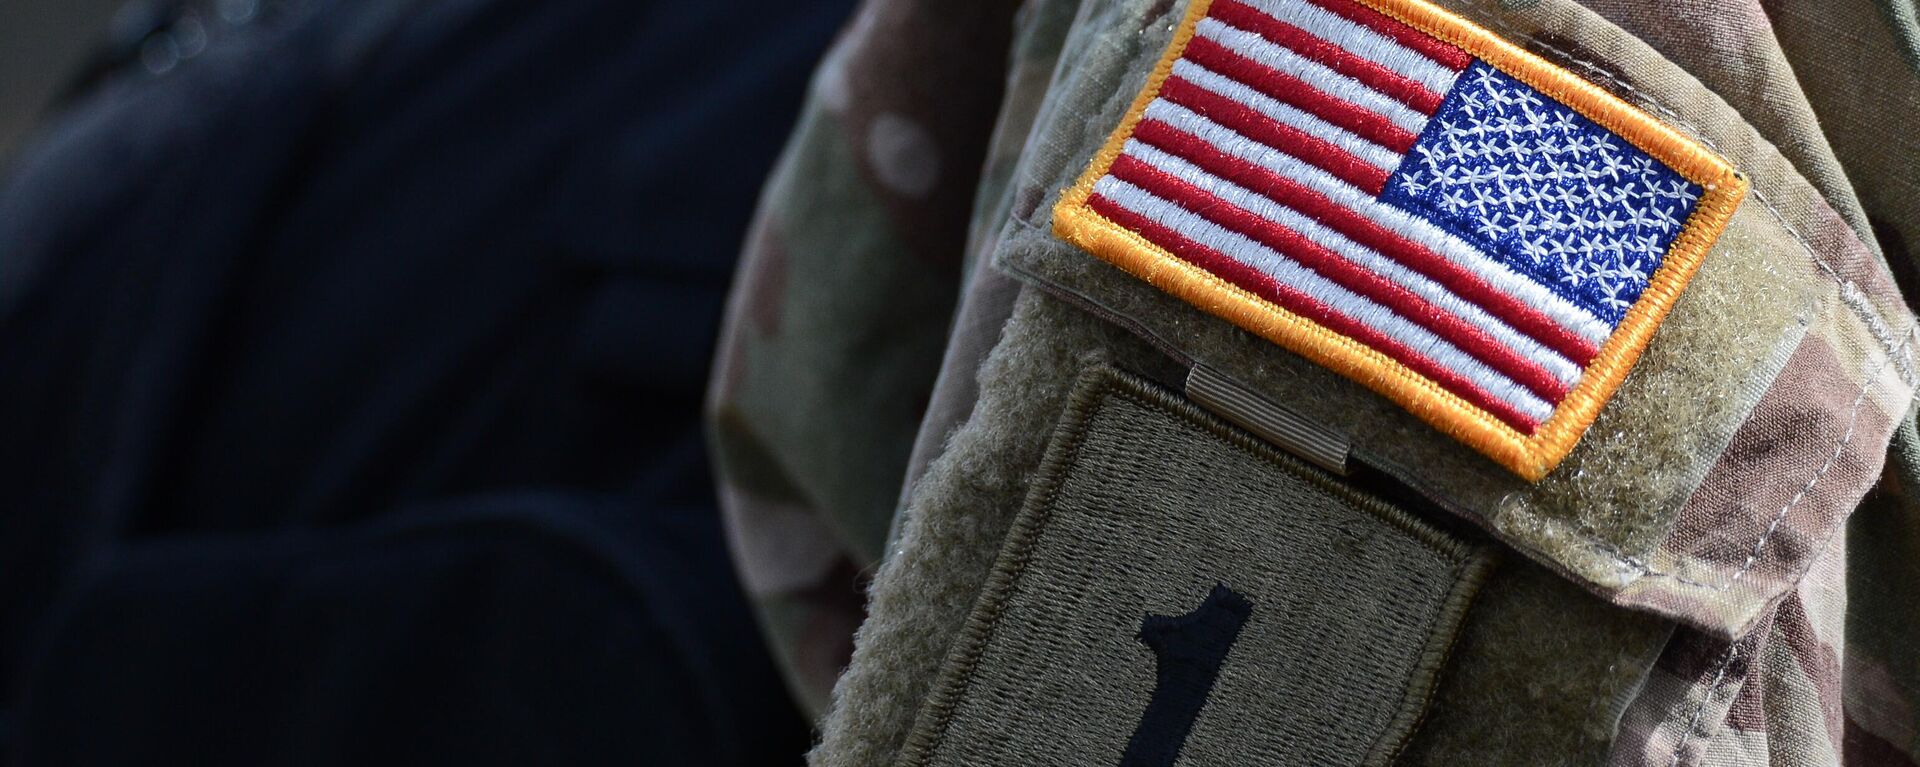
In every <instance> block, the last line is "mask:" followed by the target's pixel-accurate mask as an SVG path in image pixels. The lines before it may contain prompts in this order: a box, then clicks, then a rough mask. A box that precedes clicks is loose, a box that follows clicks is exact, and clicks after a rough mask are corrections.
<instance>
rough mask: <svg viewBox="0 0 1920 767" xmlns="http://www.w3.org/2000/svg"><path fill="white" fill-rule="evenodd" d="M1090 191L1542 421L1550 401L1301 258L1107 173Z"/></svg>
mask: <svg viewBox="0 0 1920 767" xmlns="http://www.w3.org/2000/svg"><path fill="white" fill-rule="evenodd" d="M1094 193H1095V194H1098V195H1100V196H1101V197H1104V198H1106V199H1108V200H1111V201H1113V203H1114V204H1116V205H1119V206H1120V207H1123V208H1126V209H1127V210H1130V211H1133V212H1134V213H1137V214H1139V215H1141V216H1144V217H1147V218H1149V219H1152V220H1154V221H1157V222H1160V223H1161V224H1162V225H1163V226H1166V227H1167V228H1169V229H1171V230H1173V231H1174V232H1176V233H1178V234H1179V235H1180V236H1182V237H1186V238H1187V239H1190V240H1193V241H1194V242H1197V243H1200V244H1202V245H1205V246H1206V247H1208V248H1211V249H1213V250H1215V251H1217V252H1219V253H1222V254H1225V255H1226V256H1228V257H1230V258H1232V259H1234V260H1235V261H1239V262H1240V263H1243V264H1246V265H1247V266H1250V267H1253V268H1254V269H1258V270H1259V271H1260V272H1261V273H1263V274H1266V275H1267V276H1269V277H1271V278H1273V279H1275V280H1277V281H1278V282H1280V283H1281V284H1283V285H1286V286H1288V287H1291V288H1293V289H1294V290H1298V291H1300V292H1301V293H1302V294H1304V295H1306V296H1308V297H1310V298H1312V299H1313V300H1315V301H1318V302H1319V303H1321V304H1322V305H1325V306H1326V307H1328V308H1329V309H1331V310H1333V311H1335V312H1338V313H1340V314H1342V315H1345V316H1346V317H1348V318H1349V319H1352V320H1354V321H1356V322H1359V323H1361V324H1363V325H1366V326H1367V327H1370V328H1373V329H1374V330H1376V331H1378V332H1380V333H1382V334H1384V335H1386V336H1387V337H1389V338H1392V339H1393V340H1394V341H1397V342H1399V343H1401V344H1403V345H1405V346H1406V347H1407V348H1409V349H1412V350H1413V351H1414V353H1416V354H1419V355H1420V356H1422V357H1424V358H1426V359H1427V360H1429V361H1431V362H1433V363H1434V364H1436V365H1438V366H1440V367H1442V368H1445V369H1446V370H1448V371H1451V372H1453V373H1454V374H1456V375H1459V376H1460V377H1462V378H1464V379H1466V380H1467V381H1470V382H1471V383H1472V384H1473V385H1474V386H1476V387H1478V388H1479V389H1480V390H1481V391H1484V392H1486V393H1487V394H1488V395H1489V396H1492V397H1493V398H1495V399H1497V400H1499V401H1500V402H1501V403H1503V404H1505V405H1507V406H1508V407H1511V408H1513V409H1514V410H1516V411H1518V412H1520V413H1521V414H1522V415H1524V416H1526V417H1527V418H1529V419H1532V420H1533V421H1534V422H1535V423H1539V422H1541V421H1545V420H1546V419H1547V417H1548V416H1550V415H1552V414H1553V405H1552V404H1550V403H1548V402H1547V401H1546V400H1543V399H1541V398H1539V397H1537V396H1535V395H1534V394H1533V393H1532V392H1530V391H1528V390H1527V389H1526V387H1523V386H1521V385H1520V384H1518V383H1515V382H1514V381H1513V379H1510V378H1508V377H1506V376H1504V375H1501V374H1500V373H1499V372H1497V371H1495V370H1493V369H1492V368H1489V367H1487V366H1486V365H1485V364H1483V363H1481V362H1480V361H1479V360H1477V359H1474V358H1473V357H1472V355H1469V354H1467V353H1466V352H1463V351H1461V350H1460V348H1459V347H1457V346H1454V345H1453V344H1452V343H1450V342H1448V341H1447V340H1446V339H1444V338H1441V337H1439V336H1437V335H1434V334H1433V333H1432V332H1430V331H1428V330H1427V329H1426V328H1423V327H1420V326H1419V325H1416V324H1414V323H1413V322H1411V321H1409V320H1407V318H1405V317H1402V316H1400V315H1399V314H1398V313H1396V312H1394V311H1393V310H1392V309H1389V308H1387V307H1384V306H1381V305H1380V304H1377V303H1375V302H1373V301H1370V300H1368V299H1367V298H1365V297H1363V296H1360V295H1358V294H1355V293H1354V292H1352V291H1350V290H1347V289H1346V288H1344V287H1341V286H1340V285H1337V284H1335V283H1334V282H1332V281H1331V280H1328V279H1326V278H1325V277H1322V276H1320V275H1319V274H1317V273H1315V272H1314V271H1313V270H1311V269H1308V268H1306V267H1304V266H1302V265H1300V263H1299V262H1297V261H1294V260H1293V259H1291V258H1288V257H1286V256H1284V255H1282V254H1280V253H1279V252H1277V251H1275V250H1273V249H1271V248H1268V247H1267V246H1265V245H1261V244H1260V243H1257V242H1254V241H1253V240H1252V239H1249V238H1247V237H1246V236H1244V235H1241V234H1239V233H1238V232H1234V231H1232V230H1229V229H1227V228H1225V227H1222V226H1220V225H1218V224H1215V223H1213V222H1211V221H1208V220H1206V219H1204V218H1201V217H1200V216H1198V215H1195V214H1193V213H1192V212H1190V211H1188V210H1186V209H1185V208H1182V207H1180V206H1179V205H1178V204H1176V203H1174V202H1171V201H1169V200H1166V199H1163V198H1161V197H1157V196H1155V195H1153V194H1152V193H1150V192H1148V191H1146V190H1144V189H1141V188H1139V187H1137V186H1134V185H1132V184H1129V183H1127V182H1125V181H1121V180H1120V179H1117V178H1114V177H1112V176H1108V177H1105V178H1102V179H1100V180H1099V181H1098V182H1096V183H1095V184H1094Z"/></svg>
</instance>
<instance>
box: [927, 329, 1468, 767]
mask: <svg viewBox="0 0 1920 767" xmlns="http://www.w3.org/2000/svg"><path fill="white" fill-rule="evenodd" d="M1491 556H1492V554H1491V551H1490V549H1489V548H1488V547H1485V546H1481V545H1477V544H1471V543H1468V542H1466V541H1464V540H1462V539H1460V538H1457V537H1455V536H1454V535H1452V534H1450V533H1447V532H1445V531H1442V530H1440V529H1437V528H1435V527H1433V526H1431V525H1428V524H1427V523H1425V522H1423V521H1421V520H1419V519H1417V518H1415V517H1413V516H1412V515H1410V514H1407V513H1405V512H1403V511H1401V510H1399V509H1397V508H1395V507H1393V506H1391V505H1389V504H1387V503H1385V502H1382V501H1380V500H1378V499H1375V498H1372V497H1370V496H1367V495H1364V494H1362V493H1359V492H1357V491H1355V490H1354V489H1353V488H1351V487H1350V486H1348V485H1345V484H1342V483H1341V482H1340V481H1339V480H1338V479H1336V478H1334V477H1332V476H1331V475H1329V474H1326V473H1325V472H1322V471H1320V470H1318V469H1315V468H1312V467H1310V466H1308V465H1307V464H1305V463H1303V462H1300V461H1298V460H1296V459H1293V458H1292V457H1289V456H1286V455H1284V454H1282V453H1280V452H1278V451H1276V450H1273V449H1272V448H1269V447H1267V446H1266V445H1265V444H1264V443H1262V442H1260V441H1259V440H1258V439H1257V438H1255V437H1253V436H1251V435H1249V434H1247V433H1245V432H1241V431H1239V430H1238V429H1236V428H1234V427H1232V426H1230V425H1227V424H1226V423H1225V422H1223V421H1220V420H1218V419H1216V418H1215V417H1213V416H1211V415H1209V414H1206V413H1205V412H1204V411H1202V410H1200V409H1199V408H1197V407H1195V406H1193V405H1192V404H1190V403H1188V402H1186V401H1184V400H1181V399H1180V398H1179V397H1178V396H1177V395H1173V394H1170V393H1168V392H1166V391H1165V390H1164V389H1161V388H1160V387H1158V386H1157V385H1155V384H1152V383H1148V382H1146V381H1143V380H1140V379H1136V378H1133V377H1131V376H1129V375H1126V374H1123V373H1119V372H1117V371H1114V370H1112V369H1111V368H1098V367H1097V368H1095V369H1094V370H1093V371H1092V372H1090V373H1089V374H1088V376H1087V377H1086V378H1085V379H1083V381H1082V383H1081V386H1080V388H1079V389H1078V391H1077V393H1076V395H1075V397H1074V399H1073V402H1072V405H1071V406H1070V407H1069V409H1068V411H1067V414H1066V415H1065V417H1064V419H1063V422H1062V424H1061V425H1060V427H1059V428H1058V430H1057V431H1056V433H1055V435H1054V438H1053V443H1052V445H1051V447H1050V448H1049V451H1048V456H1047V458H1046V460H1045V462H1044V464H1043V466H1042V468H1041V473H1040V476H1039V477H1038V478H1037V479H1036V481H1035V484H1034V485H1033V489H1032V491H1031V492H1030V494H1029V495H1028V500H1027V504H1026V506H1025V508H1024V509H1023V510H1022V511H1021V513H1020V516H1019V518H1018V519H1017V520H1016V521H1015V522H1014V525H1013V528H1012V531H1011V532H1010V533H1009V535H1008V538H1007V543H1006V545H1005V547H1004V548H1003V549H1002V551H1001V554H1000V557H999V559H998V560H997V563H996V564H995V566H994V570H993V572H992V573H991V575H990V576H989V578H988V581H987V584H986V586H985V588H984V589H983V591H982V593H981V596H980V598H979V600H978V602H977V603H976V604H975V605H974V607H973V610H972V613H971V614H970V616H969V617H968V619H967V622H966V624H965V626H964V628H963V629H962V631H961V633H960V635H959V636H958V638H957V639H956V641H955V643H954V647H953V649H952V651H951V653H950V654H949V655H948V657H947V660H946V663H945V665H944V667H943V668H942V670H941V672H940V676H939V679H938V681H936V682H935V686H934V689H933V691H932V692H931V693H930V694H929V696H928V698H927V699H926V702H925V703H924V704H923V706H922V708H921V710H920V712H919V714H918V718H917V720H916V721H915V723H914V726H913V729H912V731H911V733H910V734H909V736H908V739H907V744H906V746H905V749H904V750H903V751H902V753H901V756H900V758H899V761H898V762H897V764H899V765H902V766H903V767H959V766H961V765H965V766H966V767H981V766H983V765H1019V767H1034V766H1036V765H1039V766H1049V765H1061V766H1065V765H1109V766H1115V765H1117V766H1120V767H1171V765H1174V764H1176V763H1179V764H1186V765H1226V764H1364V765H1377V764H1385V763H1387V762H1388V761H1390V760H1391V759H1392V757H1393V756H1394V755H1395V754H1396V753H1398V752H1399V751H1400V749H1401V748H1402V746H1403V745H1404V744H1405V742H1406V740H1407V738H1408V737H1409V736H1410V735H1411V733H1412V731H1413V729H1414V727H1415V725H1416V724H1417V723H1418V721H1419V720H1420V717H1421V716H1422V715H1423V713H1424V711H1425V708H1426V706H1427V701H1428V699H1429V698H1430V696H1431V694H1432V691H1433V685H1434V683H1435V681H1436V676H1437V674H1438V670H1439V669H1440V668H1441V666H1442V664H1443V663H1444V662H1445V660H1446V656H1447V654H1448V652H1449V651H1450V650H1451V648H1452V646H1453V645H1454V642H1455V639H1456V637H1457V635H1458V631H1459V629H1460V627H1461V625H1462V623H1463V621H1464V617H1465V614H1466V612H1467V608H1468V606H1469V604H1470V602H1471V601H1472V599H1473V597H1474V596H1475V594H1476V592H1477V591H1478V589H1479V585H1480V583H1481V581H1482V580H1483V579H1484V577H1485V574H1486V572H1487V571H1488V569H1489V567H1490V563H1491Z"/></svg>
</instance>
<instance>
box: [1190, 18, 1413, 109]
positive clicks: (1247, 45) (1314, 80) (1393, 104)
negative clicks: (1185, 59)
mask: <svg viewBox="0 0 1920 767" xmlns="http://www.w3.org/2000/svg"><path fill="white" fill-rule="evenodd" d="M1198 33H1199V35H1200V36H1201V37H1204V38H1207V39H1209V40H1212V41H1214V42H1216V43H1219V44H1221V45H1223V46H1226V47H1227V48H1228V49H1229V50H1232V51H1233V52H1235V53H1238V54H1240V55H1242V56H1245V57H1247V58H1249V59H1252V60H1253V61H1255V62H1258V63H1260V64H1263V65H1265V66H1268V67H1272V68H1273V69H1275V70H1278V71H1280V72H1284V73H1286V74H1289V75H1293V76H1294V77H1298V78H1300V79H1301V80H1304V81H1306V82H1308V83H1311V84H1312V85H1313V87H1315V88H1318V89H1319V90H1320V91H1321V92H1323V93H1325V94H1327V95H1328V96H1332V97H1333V98H1336V99H1339V100H1341V101H1345V102H1347V103H1349V104H1352V105H1354V106H1357V107H1360V108H1362V109H1365V110H1367V111H1369V112H1372V113H1374V114H1377V115H1380V116H1381V117H1384V118H1386V119H1387V120H1389V121H1391V122H1392V123H1393V124H1394V125H1397V126H1399V127H1400V128H1401V129H1403V130H1405V131H1407V132H1408V133H1413V134H1418V133H1419V132H1420V131H1421V130H1422V129H1424V128H1426V127H1427V116H1426V115H1423V114H1421V113H1419V112H1416V111H1414V110H1412V109H1409V108H1407V105H1405V104H1402V103H1400V100H1399V99H1396V98H1394V97H1392V96H1389V95H1387V94H1384V93H1381V92H1379V91H1376V90H1374V89H1373V88H1371V87H1368V86H1367V84H1366V83H1362V82H1360V81H1359V80H1355V79H1353V78H1351V77H1348V76H1346V75H1343V74H1340V73H1339V72H1335V71H1333V70H1331V69H1328V68H1327V67H1326V66H1325V65H1323V64H1321V63H1320V62H1317V61H1314V60H1312V59H1309V58H1306V57H1303V56H1301V55H1300V54H1297V53H1294V52H1293V51H1290V50H1287V49H1286V48H1282V47H1280V46H1278V45H1274V44H1273V43H1270V42H1267V39H1266V38H1264V37H1261V36H1259V35H1256V34H1254V33H1252V32H1248V31H1246V30H1242V29H1236V28H1234V27H1230V26H1227V25H1226V24H1224V23H1222V22H1220V21H1218V20H1216V19H1205V20H1203V21H1201V22H1200V27H1199V30H1198Z"/></svg>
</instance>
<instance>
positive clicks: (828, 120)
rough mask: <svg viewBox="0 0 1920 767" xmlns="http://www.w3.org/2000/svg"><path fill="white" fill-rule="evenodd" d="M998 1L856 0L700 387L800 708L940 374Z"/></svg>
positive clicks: (992, 84) (841, 641) (984, 118)
mask: <svg viewBox="0 0 1920 767" xmlns="http://www.w3.org/2000/svg"><path fill="white" fill-rule="evenodd" d="M1012 5H1013V3H1012V2H1010V1H1008V0H999V1H996V2H980V3H971V2H969V3H941V2H932V1H930V0H929V1H924V2H923V1H920V0H873V1H872V2H868V3H866V4H865V5H864V6H863V7H862V8H861V9H860V10H859V11H858V13H857V15H856V17H855V19H854V20H853V22H852V23H851V25H850V26H849V28H848V29H847V30H846V31H845V32H844V33H843V34H842V37H841V39H840V40H839V41H838V42H837V44H836V45H835V47H834V49H833V51H832V52H831V53H830V55H829V57H828V59H827V60H826V62H825V63H824V64H823V66H822V67H821V68H820V69H819V71H818V72H817V73H816V75H815V78H814V82H813V84H812V89H811V92H810V94H809V98H808V100H807V103H806V105H805V107H804V109H803V113H802V116H801V119H800V122H799V125H798V128H797V129H796V131H795V133H794V135H793V138H792V139H791V141H790V143H789V145H788V147H787V150H786V153H785V155H784V157H783V159H782V161H781V162H780V164H779V166H778V168H777V169H776V171H775V174H774V176H773V178H772V179H771V181H770V182H769V184H768V186H767V188H766V190H765V192H764V196H763V199H762V202H761V206H760V210H759V212H758V216H757V219H756V221H755V223H754V225H753V227H752V230H751V233H750V235H749V238H748V242H747V243H746V248H745V252H744V254H743V256H742V261H741V263H740V266H739V272H738V276H737V278H736V281H735V285H734V291H733V298H732V302H731V305H730V308H729V311H728V315H727V321H726V324H725V327H724V330H723V331H722V338H721V343H720V352H719V356H718V359H717V363H716V368H715V371H714V382H713V385H712V389H711V392H710V395H709V418H710V422H711V429H710V431H711V435H712V442H713V450H714V453H715V459H716V464H717V465H716V469H717V473H718V477H719V484H720V492H721V499H722V507H723V510H724V513H725V515H726V522H727V525H728V528H729V532H730V536H731V542H732V544H733V546H734V550H735V552H736V559H737V561H738V564H739V566H740V569H741V571H742V576H743V581H744V583H745V584H746V586H747V588H748V589H749V591H750V592H751V596H752V598H753V599H754V600H755V601H756V602H757V604H758V606H759V608H760V612H761V616H762V620H763V624H764V627H765V629H766V631H767V633H768V634H769V638H770V641H771V643H772V645H773V647H774V649H775V651H776V656H777V657H778V658H779V659H780V660H781V661H782V663H783V665H784V668H785V670H786V671H787V673H788V674H789V682H790V685H791V686H792V687H793V689H794V690H795V691H796V694H797V695H798V697H799V698H800V699H801V700H802V702H803V703H804V704H806V705H807V706H809V707H810V708H812V709H813V710H815V711H818V710H819V708H820V707H821V706H822V705H823V702H824V700H825V698H826V692H827V689H828V688H829V687H830V686H831V685H832V682H833V679H834V677H835V676H836V675H837V673H838V671H839V669H840V668H841V667H842V666H843V665H844V663H845V662H846V657H847V654H848V652H849V651H850V646H851V642H852V633H853V629H854V627H855V626H856V625H858V623H859V620H860V617H861V603H862V595H861V586H860V583H859V574H860V573H861V572H862V571H863V570H865V569H867V568H869V567H871V566H872V565H874V564H875V563H876V562H877V561H878V560H879V558H880V555H881V550H882V547H883V546H884V541H885V536H886V532H887V528H888V526H889V524H890V520H891V518H892V515H893V511H894V505H895V502H896V499H897V498H898V496H899V491H900V478H901V476H902V473H903V469H904V467H905V465H906V461H907V457H908V453H909V452H910V450H911V446H912V441H913V437H914V434H915V432H916V430H917V427H918V425H919V422H920V419H921V415H922V412H923V410H924V408H925V407H926V402H927V398H928V396H929V392H930V390H931V388H932V385H933V379H934V375H935V373H936V371H937V370H938V366H939V362H940V356H941V350H942V348H943V346H944V342H945V340H946V336H947V330H948V327H949V323H950V320H951V317H952V313H953V308H954V303H955V299H956V295H957V292H958V282H959V279H958V278H959V270H960V264H961V261H962V258H963V249H964V242H965V237H966V227H967V220H968V213H969V211H970V209H971V203H972V200H973V194H974V187H975V185H976V183H977V181H978V178H979V168H980V166H981V161H982V157H983V155H984V153H985V146H986V143H987V138H988V134H989V131H990V128H991V125H992V121H993V119H994V115H995V113H996V112H997V110H998V105H999V100H1000V93H1001V90H1002V80H1003V74H1004V68H1005V54H1006V49H1007V45H1008V37H1009V30H1010V29H1011V26H1012V23H1011V17H1012V14H1013V8H1012Z"/></svg>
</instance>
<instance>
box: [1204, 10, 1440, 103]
mask: <svg viewBox="0 0 1920 767" xmlns="http://www.w3.org/2000/svg"><path fill="white" fill-rule="evenodd" d="M1240 2H1242V3H1245V4H1246V5H1248V6H1250V7H1252V8H1253V9H1254V10H1257V11H1259V12H1261V13H1264V14H1266V15H1268V16H1271V17H1273V18H1275V19H1278V20H1280V21H1284V22H1286V23H1288V24H1292V25H1294V26H1296V27H1299V28H1300V29H1301V30H1304V31H1306V32H1308V33H1310V34H1312V35H1313V36H1315V37H1318V38H1320V39H1322V40H1326V41H1327V42H1330V43H1333V44H1334V45H1337V46H1340V47H1341V48H1343V49H1345V50H1346V51H1347V52H1349V53H1352V54H1354V55H1356V56H1360V57H1362V58H1365V59H1367V60H1369V61H1372V62H1374V63H1375V64H1379V65H1380V66H1383V67H1386V68H1388V69H1391V70H1393V71H1395V72H1399V73H1400V74H1401V75H1404V76H1406V78H1407V79H1409V80H1413V81H1414V82H1417V83H1420V84H1421V85H1422V86H1425V87H1426V89H1427V90H1430V91H1433V92H1434V93H1437V94H1441V95H1446V92H1447V91H1450V90H1453V81H1454V79H1455V78H1457V77H1459V73H1457V72H1455V71H1453V70H1452V69H1449V68H1447V66H1446V65H1444V64H1441V63H1439V62H1436V61H1434V60H1433V59H1429V58H1427V57H1426V56H1423V55H1421V54H1420V52H1419V51H1415V50H1412V49H1410V48H1407V47H1406V46H1403V45H1401V44H1400V43H1398V42H1395V41H1394V40H1392V39H1389V38H1387V37H1386V36H1385V35H1382V34H1380V33H1379V32H1375V31H1373V30H1371V29H1368V28H1366V27H1363V26H1360V25H1359V24H1355V23H1353V22H1351V21H1348V20H1347V19H1344V18H1341V17H1340V16H1338V15H1336V14H1334V13H1332V12H1330V11H1328V10H1326V9H1325V8H1321V7H1319V6H1316V5H1311V4H1308V3H1303V2H1298V0H1240Z"/></svg>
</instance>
